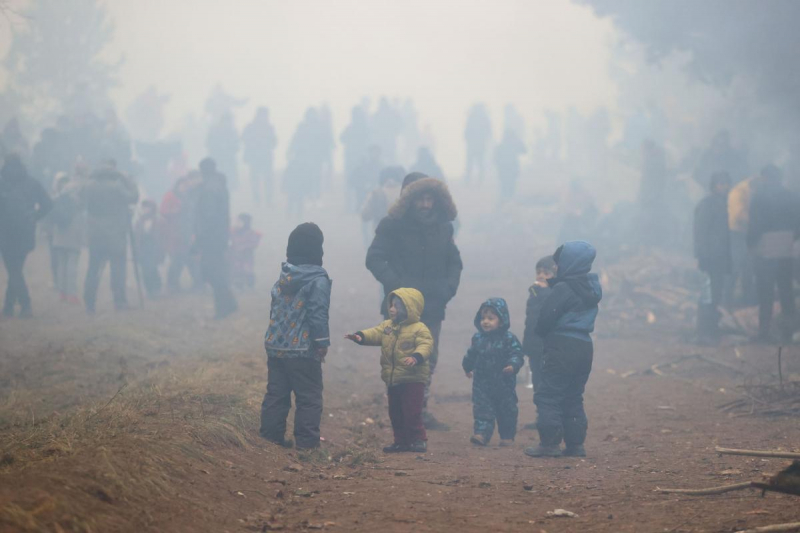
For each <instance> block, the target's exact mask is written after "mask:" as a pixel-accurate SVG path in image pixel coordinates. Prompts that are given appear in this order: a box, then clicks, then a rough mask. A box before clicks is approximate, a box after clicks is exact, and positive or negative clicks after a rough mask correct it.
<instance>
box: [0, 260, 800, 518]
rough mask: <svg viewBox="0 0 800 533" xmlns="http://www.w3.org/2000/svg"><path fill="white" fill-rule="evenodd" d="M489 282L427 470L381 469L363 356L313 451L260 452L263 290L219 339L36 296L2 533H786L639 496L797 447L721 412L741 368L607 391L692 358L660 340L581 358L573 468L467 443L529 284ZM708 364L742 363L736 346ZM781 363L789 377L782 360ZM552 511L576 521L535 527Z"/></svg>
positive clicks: (357, 297)
mask: <svg viewBox="0 0 800 533" xmlns="http://www.w3.org/2000/svg"><path fill="white" fill-rule="evenodd" d="M271 259H272V258H271ZM44 265H45V257H44V255H43V254H42V253H40V252H37V255H36V256H35V257H34V258H33V263H32V267H31V268H32V269H33V274H32V278H33V279H34V280H37V279H38V280H39V281H40V282H41V283H40V284H41V285H42V286H44V285H45V283H44V282H43V281H42V280H44V279H45V278H46V276H45V272H44V268H45V266H44ZM275 265H276V263H272V264H271V265H270V268H269V269H266V270H267V271H268V274H265V277H270V276H269V273H270V272H271V270H276V268H277V267H276V266H275ZM273 266H275V268H272V267H273ZM329 267H330V270H331V272H333V273H334V277H335V284H334V302H333V309H332V312H331V316H332V330H333V331H334V332H335V334H336V335H337V336H340V335H342V334H344V333H345V332H348V331H352V330H355V329H357V328H361V327H364V326H367V325H371V324H372V323H373V322H375V321H376V320H377V316H376V313H375V311H376V307H377V298H378V296H377V287H376V286H374V285H373V284H371V283H367V282H365V281H364V280H365V279H368V278H365V273H364V271H363V267H362V266H361V265H360V258H359V257H358V255H357V253H355V251H354V253H353V254H352V256H349V257H346V258H331V261H330V264H329ZM499 279H501V280H502V281H497V280H496V279H489V278H485V277H481V276H478V275H475V276H474V277H471V276H470V275H469V273H467V276H466V277H465V282H464V284H463V285H462V290H461V291H460V293H459V296H458V297H457V299H456V300H455V301H454V302H453V304H452V305H451V307H450V311H449V315H448V320H447V322H446V324H445V328H444V332H443V338H442V346H443V350H442V356H441V359H440V360H441V361H442V362H441V363H440V365H441V366H440V368H439V369H438V371H437V375H436V379H435V386H434V393H435V398H436V403H435V405H434V406H433V408H434V412H435V413H436V415H437V416H438V417H439V418H440V419H442V420H444V421H446V422H447V423H449V424H450V425H451V430H450V431H447V432H430V434H429V439H430V440H429V453H427V454H425V455H422V456H415V455H399V456H384V455H382V454H381V452H380V448H381V447H382V446H383V445H385V444H386V443H387V442H390V439H391V436H390V429H389V425H388V415H387V411H386V400H385V398H384V389H383V386H382V383H381V382H380V379H379V369H378V354H377V352H375V351H374V350H369V349H366V348H361V347H354V346H352V345H346V344H344V341H341V342H339V341H337V342H336V343H335V344H334V346H333V348H332V351H331V354H330V356H329V360H328V362H327V363H326V365H325V369H324V372H325V413H324V420H323V436H324V437H325V439H326V443H325V448H324V449H325V453H321V454H313V455H311V456H308V455H305V456H304V455H298V454H297V453H296V452H294V451H287V450H283V449H280V448H277V447H275V446H271V445H267V444H265V443H263V442H262V441H260V440H259V438H258V437H257V424H258V421H257V417H258V406H259V403H260V400H261V396H262V394H263V389H264V385H265V372H266V368H265V367H266V365H265V363H264V359H263V355H262V348H261V346H260V344H261V335H262V334H263V326H264V323H265V317H266V313H267V309H268V301H267V299H266V297H265V292H266V288H265V287H266V284H267V281H266V280H264V281H263V283H262V287H261V288H260V290H259V292H258V293H257V294H255V295H251V296H245V297H243V298H242V302H241V303H242V312H241V313H239V314H238V315H237V316H236V317H234V318H233V319H231V320H228V321H225V322H214V321H210V320H208V319H207V317H208V316H210V314H211V311H210V306H209V297H208V296H207V295H187V296H184V297H181V298H178V299H172V300H165V301H160V302H156V303H153V304H149V305H148V308H147V310H146V311H132V312H130V313H127V314H124V315H106V316H99V317H97V318H95V319H89V318H87V317H85V316H83V314H82V313H81V312H80V310H78V311H77V312H75V311H73V312H69V310H66V309H64V308H63V307H60V304H58V302H56V301H55V298H54V296H53V295H52V294H50V293H49V292H48V291H47V290H46V289H43V288H39V289H36V290H35V291H34V293H35V294H34V295H35V298H36V301H37V302H39V305H38V307H37V309H38V310H40V311H39V314H40V317H39V318H37V320H35V321H28V322H20V321H12V322H3V323H1V324H0V530H2V531H96V532H100V531H145V530H146V531H215V532H218V531H231V532H233V531H270V530H280V529H283V530H288V531H295V530H304V529H318V528H322V529H325V530H330V531H376V530H381V531H535V532H540V531H547V532H554V531H609V532H611V531H614V532H616V531H631V532H640V531H669V532H678V531H684V532H685V531H736V530H739V529H744V528H745V527H747V526H750V527H752V526H756V525H763V524H769V523H777V522H789V521H796V520H798V518H799V517H800V506H799V505H798V502H797V499H792V498H791V497H788V496H781V495H775V494H769V495H767V497H766V498H762V497H761V496H760V494H758V493H757V492H755V491H742V492H735V493H729V494H725V495H720V496H711V497H704V498H691V497H686V496H676V495H663V494H658V493H656V492H654V489H655V488H656V487H692V488H695V487H708V486H715V485H723V484H728V483H734V482H739V481H746V480H750V479H756V478H759V477H760V476H761V474H762V473H769V472H775V471H777V470H778V469H779V468H781V467H782V466H783V465H785V464H786V461H782V460H774V459H773V460H765V459H753V458H745V457H718V456H717V455H716V454H715V453H714V452H713V450H714V446H715V445H722V446H737V447H752V448H773V449H775V448H783V449H795V450H797V449H798V448H800V427H798V426H799V425H798V423H797V420H794V419H763V418H751V417H739V418H733V417H729V416H727V415H725V414H723V413H721V412H720V411H719V410H718V409H716V407H715V406H716V405H718V404H720V403H723V402H724V401H727V400H729V399H731V398H732V392H731V391H732V388H733V387H734V386H735V385H736V384H738V383H741V381H742V379H743V376H741V375H738V374H736V372H730V371H726V370H724V369H722V367H714V366H713V365H712V366H711V367H709V366H707V365H706V366H704V365H702V364H694V363H692V364H689V365H686V366H681V367H678V368H676V369H674V370H673V371H672V372H671V373H672V374H674V375H675V376H677V378H676V377H669V376H664V377H662V376H657V375H645V374H641V373H638V374H635V375H630V376H628V377H622V376H623V375H627V373H628V372H630V371H643V370H646V369H648V368H649V367H650V366H651V365H653V364H655V363H663V362H665V361H668V360H672V359H677V358H679V357H680V356H682V355H686V354H690V353H695V352H696V351H697V350H696V348H695V347H691V346H687V345H682V344H680V343H676V342H674V341H671V340H669V339H664V338H658V337H656V336H654V337H653V338H651V339H649V340H642V339H602V338H601V339H600V340H599V341H598V343H597V348H596V359H595V365H594V372H593V374H592V377H591V379H590V382H589V385H588V389H587V395H586V403H587V410H588V413H589V417H590V429H589V438H588V442H587V449H588V452H589V457H588V458H586V459H567V458H557V459H542V460H534V459H530V458H527V457H525V456H524V455H523V453H522V449H523V448H524V447H525V446H527V445H530V444H533V443H534V442H535V439H534V433H533V432H531V431H525V430H521V431H520V432H519V434H518V436H517V441H516V445H515V446H514V447H513V448H509V449H501V448H498V447H495V446H489V447H487V448H474V447H472V446H471V445H470V444H469V443H468V438H469V435H470V434H471V429H472V415H471V404H470V402H469V390H470V389H469V387H470V383H469V381H468V380H467V379H466V378H464V377H463V374H462V373H461V370H460V360H461V356H462V354H463V350H464V349H465V348H466V346H467V345H468V343H469V339H470V335H471V333H472V316H473V314H474V312H475V307H476V305H478V303H479V302H480V301H482V300H484V299H485V298H486V297H487V296H492V295H496V294H500V295H506V296H507V297H508V298H509V300H510V304H511V310H512V316H513V321H514V325H515V327H514V330H515V331H517V332H518V333H521V327H519V326H520V324H521V321H522V315H521V311H522V309H523V306H524V297H525V286H524V285H523V286H520V283H511V282H510V281H507V278H499ZM0 281H4V280H0ZM105 296H107V295H105ZM600 329H601V330H602V324H601V328H600ZM601 333H602V332H601ZM600 336H601V337H602V334H601V335H600ZM703 353H705V354H707V355H708V356H711V357H714V358H716V359H717V360H721V361H726V362H728V363H729V364H732V365H735V364H740V363H741V361H740V360H739V359H736V356H735V355H734V352H733V349H732V348H720V349H712V350H706V351H704V352H703ZM772 357H773V355H772V349H770V348H755V347H747V348H743V349H742V350H741V351H740V359H741V360H744V361H747V366H746V367H745V366H743V367H742V368H747V369H748V370H747V371H748V372H752V373H754V375H755V374H758V373H759V372H764V368H767V367H768V366H769V365H771V359H772ZM785 358H786V360H787V364H788V365H794V366H793V369H794V370H793V371H794V372H798V371H800V368H798V365H800V355H798V351H797V349H796V348H793V349H792V350H788V351H787V352H786V353H785ZM678 378H679V379H678ZM720 389H724V391H721V390H720ZM518 393H519V397H520V406H521V416H520V427H521V426H522V425H523V424H525V423H527V422H531V421H533V420H534V419H535V409H534V407H533V405H532V403H531V392H530V391H529V390H527V389H525V388H524V387H523V386H522V385H520V386H519V390H518ZM495 438H496V437H495ZM555 509H566V510H568V511H571V512H573V513H576V514H577V515H578V516H577V517H573V518H554V517H549V516H548V514H547V513H548V511H553V510H555Z"/></svg>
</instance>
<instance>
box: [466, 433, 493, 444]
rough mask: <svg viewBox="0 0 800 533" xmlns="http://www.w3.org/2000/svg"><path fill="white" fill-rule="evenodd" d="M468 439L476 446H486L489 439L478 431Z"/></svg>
mask: <svg viewBox="0 0 800 533" xmlns="http://www.w3.org/2000/svg"><path fill="white" fill-rule="evenodd" d="M469 441H470V442H471V443H472V444H475V445H476V446H486V445H487V444H489V439H487V438H486V436H485V435H481V434H480V433H476V434H474V435H473V436H471V437H470V438H469Z"/></svg>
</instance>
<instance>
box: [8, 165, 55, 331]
mask: <svg viewBox="0 0 800 533" xmlns="http://www.w3.org/2000/svg"><path fill="white" fill-rule="evenodd" d="M52 205H53V204H52V201H51V200H50V196H48V194H47V192H46V191H45V190H44V187H43V186H42V185H41V184H40V183H39V182H38V181H36V180H35V179H33V178H31V177H30V176H29V175H28V171H27V170H26V169H25V166H24V165H23V164H22V160H21V159H20V157H19V156H18V155H16V154H11V155H9V156H7V157H6V158H5V162H4V163H3V168H2V169H0V253H2V254H3V263H5V266H6V271H7V272H8V286H7V287H6V297H5V302H4V304H3V315H4V316H13V315H14V307H15V306H16V304H17V303H19V306H20V317H22V318H30V317H32V316H33V313H32V311H31V297H30V295H29V293H28V286H27V285H26V284H25V275H24V273H23V267H24V266H25V259H26V258H27V257H28V254H29V253H30V252H31V251H32V250H33V249H34V247H35V246H36V223H37V222H38V221H39V220H41V219H42V217H44V216H45V215H46V214H47V213H48V212H49V211H50V209H51V208H52Z"/></svg>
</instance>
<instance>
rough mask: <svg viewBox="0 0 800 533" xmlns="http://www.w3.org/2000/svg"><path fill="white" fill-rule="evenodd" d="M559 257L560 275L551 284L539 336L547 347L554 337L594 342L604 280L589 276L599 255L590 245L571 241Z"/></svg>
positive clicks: (563, 248) (543, 308)
mask: <svg viewBox="0 0 800 533" xmlns="http://www.w3.org/2000/svg"><path fill="white" fill-rule="evenodd" d="M556 255H557V259H556V264H557V265H558V273H557V275H556V277H555V278H551V279H550V281H549V283H550V286H551V287H553V292H552V293H551V294H550V296H548V297H547V300H545V302H544V304H542V310H541V312H540V314H539V321H538V323H537V324H536V333H538V334H539V336H540V337H542V338H543V339H544V340H545V343H547V337H548V336H550V335H564V336H567V337H572V338H575V339H580V340H583V341H587V342H591V341H592V338H591V337H590V336H589V334H590V333H591V332H592V331H594V322H595V319H596V318H597V311H598V307H597V304H598V303H600V300H601V298H602V297H603V290H602V288H601V287H600V280H599V279H598V278H597V275H596V274H590V273H589V272H590V271H591V269H592V263H593V262H594V259H595V257H596V256H597V251H596V250H595V249H594V247H593V246H592V245H591V244H589V243H588V242H583V241H569V242H566V243H564V245H563V246H562V247H561V248H560V250H559V251H557V252H556ZM554 257H555V256H554Z"/></svg>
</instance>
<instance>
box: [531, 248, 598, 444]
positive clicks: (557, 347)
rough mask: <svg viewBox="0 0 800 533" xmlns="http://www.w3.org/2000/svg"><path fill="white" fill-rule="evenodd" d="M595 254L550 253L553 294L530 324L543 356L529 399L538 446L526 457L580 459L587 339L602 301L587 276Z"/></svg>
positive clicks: (594, 282)
mask: <svg viewBox="0 0 800 533" xmlns="http://www.w3.org/2000/svg"><path fill="white" fill-rule="evenodd" d="M596 255H597V252H596V251H595V249H594V247H593V246H592V245H591V244H589V243H587V242H583V241H570V242H566V243H564V244H563V245H562V246H560V247H559V248H558V250H556V253H555V254H553V260H554V261H555V263H556V266H557V267H558V270H557V271H556V277H554V278H552V279H550V280H549V284H550V286H551V287H552V288H553V290H552V292H551V293H550V295H549V296H548V297H547V300H545V302H544V303H543V304H542V309H541V311H540V314H539V320H538V322H537V324H536V333H537V334H538V335H539V336H540V337H541V338H542V339H543V340H544V355H543V357H542V366H541V378H540V380H539V384H538V385H537V388H536V391H535V392H534V395H533V402H534V403H535V404H536V410H537V412H538V421H537V429H538V430H539V439H540V444H539V445H538V446H536V447H532V448H527V449H526V450H525V454H526V455H529V456H531V457H555V456H558V455H565V456H569V457H585V456H586V450H585V449H584V447H583V443H584V441H585V440H586V429H587V428H588V422H587V420H586V412H585V411H584V409H583V391H584V389H585V387H586V382H587V381H588V379H589V373H590V372H591V370H592V357H593V351H594V348H593V345H592V338H591V336H590V335H589V334H590V333H591V332H592V331H594V322H595V319H596V318H597V310H598V308H597V304H598V303H599V302H600V299H601V298H602V296H603V291H602V289H601V287H600V281H599V280H598V278H597V275H595V274H590V273H589V272H590V271H591V269H592V263H593V262H594V258H595V256H596ZM562 439H563V440H564V443H565V444H566V449H565V450H564V452H563V454H562V452H561V449H560V444H561V440H562Z"/></svg>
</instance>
